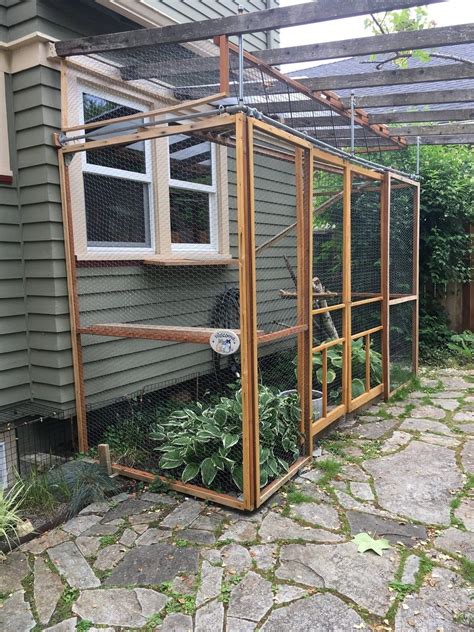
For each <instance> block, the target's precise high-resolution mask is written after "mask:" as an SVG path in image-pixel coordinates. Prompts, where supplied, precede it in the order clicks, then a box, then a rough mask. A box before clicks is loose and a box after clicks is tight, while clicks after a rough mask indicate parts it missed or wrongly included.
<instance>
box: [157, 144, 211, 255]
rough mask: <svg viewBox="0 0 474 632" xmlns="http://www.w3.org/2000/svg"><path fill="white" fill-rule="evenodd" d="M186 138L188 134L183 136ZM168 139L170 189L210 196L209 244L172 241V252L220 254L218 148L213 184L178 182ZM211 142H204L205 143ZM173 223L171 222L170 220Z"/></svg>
mask: <svg viewBox="0 0 474 632" xmlns="http://www.w3.org/2000/svg"><path fill="white" fill-rule="evenodd" d="M183 136H186V134H183ZM170 140H171V139H168V183H169V188H173V189H182V190H183V191H200V192H201V193H207V194H208V196H209V237H210V239H209V243H208V244H192V243H173V241H171V251H172V252H177V253H186V252H190V253H193V254H195V253H210V254H217V253H218V252H219V234H218V229H219V222H218V203H217V180H218V169H217V160H216V147H215V145H214V144H213V143H209V144H210V148H211V179H212V184H210V185H209V184H199V183H197V182H189V181H188V180H176V179H173V178H172V177H171V151H170V146H169V141H170ZM205 142H209V141H205V140H203V143H205ZM170 221H171V220H170Z"/></svg>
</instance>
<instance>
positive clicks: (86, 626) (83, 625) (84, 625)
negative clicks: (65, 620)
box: [76, 619, 94, 632]
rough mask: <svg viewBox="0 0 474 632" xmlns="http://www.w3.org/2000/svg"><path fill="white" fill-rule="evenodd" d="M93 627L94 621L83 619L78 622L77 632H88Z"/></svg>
mask: <svg viewBox="0 0 474 632" xmlns="http://www.w3.org/2000/svg"><path fill="white" fill-rule="evenodd" d="M93 625H94V624H93V623H92V621H89V619H81V620H80V621H78V622H77V625H76V632H87V631H88V630H90V629H91V628H92V627H93Z"/></svg>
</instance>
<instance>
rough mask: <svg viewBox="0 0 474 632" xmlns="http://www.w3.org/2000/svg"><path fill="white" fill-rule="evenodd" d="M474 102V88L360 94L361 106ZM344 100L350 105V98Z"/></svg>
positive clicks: (383, 106) (346, 104)
mask: <svg viewBox="0 0 474 632" xmlns="http://www.w3.org/2000/svg"><path fill="white" fill-rule="evenodd" d="M471 101H473V102H474V88H465V89H464V90H429V91H428V90H427V91H426V92H396V93H393V92H389V93H387V94H377V95H373V96H372V95H371V96H367V97H364V96H358V97H357V105H358V107H360V108H385V107H399V106H400V107H403V106H405V105H430V104H432V103H469V102H471ZM342 102H343V103H344V105H345V106H346V107H349V106H350V99H349V98H348V97H343V98H342Z"/></svg>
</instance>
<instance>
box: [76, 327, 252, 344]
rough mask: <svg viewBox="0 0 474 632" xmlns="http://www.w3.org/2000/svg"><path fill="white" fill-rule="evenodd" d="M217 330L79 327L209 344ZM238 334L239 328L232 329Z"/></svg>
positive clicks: (90, 331)
mask: <svg viewBox="0 0 474 632" xmlns="http://www.w3.org/2000/svg"><path fill="white" fill-rule="evenodd" d="M216 331H219V330H218V329H215V328H211V327H174V326H171V325H135V324H133V325H131V324H127V323H106V324H102V323H101V324H97V325H90V326H89V327H81V328H79V333H81V334H87V335H93V336H112V337H118V338H142V339H144V340H169V341H173V342H194V343H196V344H209V338H210V337H211V336H212V334H213V333H215V332H216ZM232 331H233V332H234V333H236V334H237V335H238V336H240V330H239V329H233V330H232Z"/></svg>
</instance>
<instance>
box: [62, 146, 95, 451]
mask: <svg viewBox="0 0 474 632" xmlns="http://www.w3.org/2000/svg"><path fill="white" fill-rule="evenodd" d="M58 159H59V177H60V183H61V207H62V208H61V210H62V218H63V229H64V250H65V259H66V275H67V287H68V303H69V321H70V324H71V351H72V368H73V376H74V393H75V400H76V418H77V435H78V442H79V451H80V452H87V450H88V449H89V442H88V438H87V421H86V399H85V392H84V391H85V389H84V373H83V362H82V345H81V334H80V333H79V328H80V316H79V297H78V293H77V277H76V262H75V256H74V234H73V226H72V209H71V194H70V187H69V173H68V167H66V165H65V163H64V161H65V156H64V153H63V150H62V149H60V150H59V152H58Z"/></svg>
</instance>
